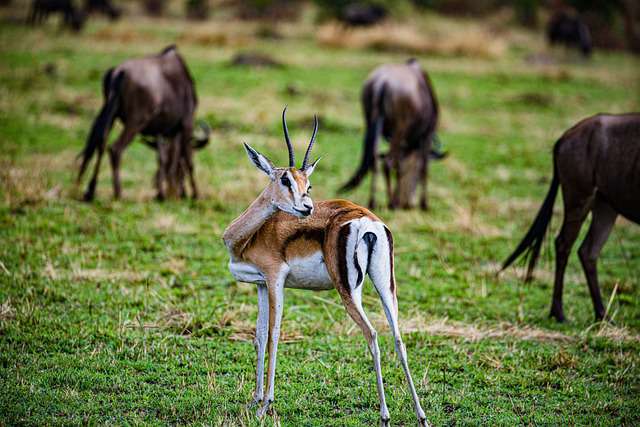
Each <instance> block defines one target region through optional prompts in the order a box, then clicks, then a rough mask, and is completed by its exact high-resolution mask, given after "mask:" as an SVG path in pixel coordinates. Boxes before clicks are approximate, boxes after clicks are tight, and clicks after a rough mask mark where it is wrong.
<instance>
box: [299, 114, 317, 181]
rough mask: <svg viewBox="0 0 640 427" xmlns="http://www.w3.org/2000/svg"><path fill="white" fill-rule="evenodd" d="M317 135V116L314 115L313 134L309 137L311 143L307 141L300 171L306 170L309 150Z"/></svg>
mask: <svg viewBox="0 0 640 427" xmlns="http://www.w3.org/2000/svg"><path fill="white" fill-rule="evenodd" d="M317 133H318V116H316V115H315V114H314V115H313V134H312V135H311V141H309V146H308V147H307V152H306V153H305V154H304V160H303V161H302V168H301V170H305V169H306V168H307V162H308V161H309V153H311V148H312V147H313V143H314V142H316V135H317Z"/></svg>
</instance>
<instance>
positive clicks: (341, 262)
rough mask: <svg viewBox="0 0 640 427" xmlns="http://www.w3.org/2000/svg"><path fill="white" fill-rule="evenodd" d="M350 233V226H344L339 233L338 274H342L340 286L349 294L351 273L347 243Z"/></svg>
mask: <svg viewBox="0 0 640 427" xmlns="http://www.w3.org/2000/svg"><path fill="white" fill-rule="evenodd" d="M350 232H351V226H350V225H349V224H347V225H343V226H342V227H340V231H338V273H339V274H340V285H341V287H342V288H343V289H344V290H345V291H347V292H350V291H351V290H350V288H349V272H348V270H347V242H348V240H349V233H350Z"/></svg>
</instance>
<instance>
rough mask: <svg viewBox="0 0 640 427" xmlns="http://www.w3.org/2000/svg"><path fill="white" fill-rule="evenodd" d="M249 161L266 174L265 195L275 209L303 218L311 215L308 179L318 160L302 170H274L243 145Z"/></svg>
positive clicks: (311, 202) (259, 156)
mask: <svg viewBox="0 0 640 427" xmlns="http://www.w3.org/2000/svg"><path fill="white" fill-rule="evenodd" d="M245 149H246V150H247V154H248V155H249V160H251V161H252V162H253V164H254V165H255V166H256V167H257V168H258V169H260V170H261V171H262V172H264V173H265V174H267V175H268V176H269V178H270V179H271V182H270V183H269V186H268V187H267V191H266V194H267V195H268V196H269V197H270V198H271V204H272V205H273V206H274V207H276V208H277V209H279V210H281V211H283V212H287V213H290V214H291V215H295V216H297V217H298V218H304V217H307V216H309V215H311V214H312V213H313V200H311V196H310V195H309V193H310V191H311V182H309V177H310V176H311V174H312V173H313V170H314V169H315V167H316V164H317V163H318V160H319V159H318V160H316V161H315V162H313V163H312V164H311V165H309V166H306V167H305V168H304V169H297V168H295V167H290V168H276V167H274V166H273V163H271V161H270V160H269V159H268V158H267V157H266V156H264V155H262V154H260V153H258V152H257V151H256V150H254V149H253V148H251V147H250V146H248V145H247V144H245Z"/></svg>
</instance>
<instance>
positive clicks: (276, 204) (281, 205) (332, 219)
mask: <svg viewBox="0 0 640 427" xmlns="http://www.w3.org/2000/svg"><path fill="white" fill-rule="evenodd" d="M285 114H286V109H285V110H284V111H283V112H282V125H283V128H284V138H285V142H286V144H287V148H288V150H289V165H288V166H287V167H286V168H278V167H275V166H274V165H273V163H272V162H271V161H270V160H269V159H268V158H267V157H265V156H264V155H262V154H260V153H258V152H257V151H256V150H254V149H253V148H251V147H250V146H248V145H246V144H245V149H246V151H247V155H248V156H249V159H250V160H251V162H252V163H253V164H254V165H255V166H256V167H257V168H258V169H260V170H261V171H262V172H264V173H265V174H266V175H267V176H268V177H269V179H270V182H269V184H268V186H267V188H265V189H264V190H263V191H262V193H261V194H260V195H259V196H258V198H257V199H256V200H255V201H254V202H253V203H251V205H250V206H249V207H248V208H247V209H246V210H245V211H244V213H242V214H241V215H240V216H239V217H237V218H236V219H235V220H233V222H231V224H230V225H229V226H228V227H227V228H226V230H225V231H224V234H223V235H222V239H223V241H224V243H225V246H226V247H227V250H228V251H229V255H230V258H231V259H230V262H229V270H230V271H231V274H233V276H234V277H235V278H236V280H238V281H240V282H246V283H254V284H256V285H257V287H258V320H257V325H256V338H255V346H256V353H257V367H256V389H255V393H254V395H253V401H252V405H258V404H259V405H260V407H259V408H258V412H257V415H258V416H263V415H264V414H265V413H266V412H267V410H268V409H269V407H270V405H271V404H272V403H273V400H274V381H275V372H276V354H277V351H278V338H279V336H280V324H281V321H282V311H283V300H284V288H298V289H308V290H316V291H319V290H329V289H333V288H335V289H336V290H337V291H338V293H339V294H340V297H341V298H342V303H343V305H344V307H345V309H346V310H347V313H349V315H350V316H351V318H352V319H353V320H354V321H355V322H356V324H357V325H358V326H359V327H360V329H361V330H362V333H363V334H364V336H365V338H366V340H367V343H368V344H369V351H370V352H371V356H372V357H373V366H374V369H375V372H376V379H377V385H378V397H379V399H380V421H381V425H383V426H388V425H389V409H388V408H387V405H386V403H385V395H384V386H383V383H382V370H381V368H380V350H379V348H378V340H377V333H376V331H375V329H374V328H373V326H372V325H371V322H369V320H368V319H367V316H366V314H365V312H364V309H363V308H362V288H363V287H364V286H363V283H364V279H365V275H367V274H368V275H369V277H370V278H371V281H372V282H373V285H374V287H375V288H376V290H377V292H378V295H379V297H380V300H381V302H382V306H383V307H384V312H385V314H386V316H387V321H388V322H389V326H390V328H391V331H392V333H393V336H394V339H395V347H396V353H397V354H398V358H399V359H400V363H401V365H402V368H403V370H404V374H405V377H406V380H407V383H408V385H409V391H410V392H411V396H412V398H413V403H414V409H415V412H416V415H417V417H418V421H419V423H420V425H422V426H426V425H427V419H426V417H425V414H424V411H423V410H422V407H421V406H420V400H419V398H418V394H417V393H416V388H415V386H414V384H413V380H412V379H411V373H410V372H409V365H408V364H407V352H406V349H405V347H404V344H403V343H402V337H401V334H400V328H399V324H398V300H397V296H396V291H397V287H396V282H395V276H394V273H393V237H392V235H391V231H389V229H388V228H387V227H386V226H385V225H384V223H383V222H382V221H380V219H378V218H377V217H376V216H375V215H374V214H372V213H371V212H370V211H368V210H367V209H365V208H362V207H360V206H357V205H355V204H353V203H351V202H348V201H346V200H326V201H322V202H317V203H314V202H313V200H312V199H311V196H310V195H309V191H310V189H311V183H310V182H309V177H310V176H311V174H312V173H313V171H314V170H315V168H316V165H317V164H318V160H316V161H315V162H313V163H312V162H310V161H309V154H310V152H311V148H312V147H313V143H314V141H315V137H316V133H317V130H318V121H317V119H315V123H314V130H313V134H312V136H311V141H310V142H309V146H308V147H307V152H306V154H305V156H304V160H303V161H302V166H301V167H300V169H298V168H297V167H296V163H295V156H294V151H293V146H292V144H291V141H290V139H289V132H288V130H287V123H286V117H285ZM267 339H268V349H269V365H268V370H267V385H266V388H263V380H264V358H265V350H266V349H267Z"/></svg>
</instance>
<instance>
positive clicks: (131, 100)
mask: <svg viewBox="0 0 640 427" xmlns="http://www.w3.org/2000/svg"><path fill="white" fill-rule="evenodd" d="M103 91H104V96H105V103H104V105H103V107H102V110H101V111H100V113H99V114H98V117H97V118H96V120H95V121H94V124H93V126H92V129H91V133H90V135H89V138H88V140H87V145H86V147H85V149H84V151H83V152H82V153H81V155H82V157H83V159H82V165H81V167H80V172H79V174H78V181H80V179H81V178H82V175H83V173H84V171H85V169H86V167H87V164H88V162H89V160H90V159H91V157H92V156H93V153H94V152H95V151H96V149H97V151H98V159H97V161H96V165H95V170H94V173H93V177H92V178H91V181H90V183H89V186H88V188H87V191H86V193H85V196H84V198H85V200H92V199H93V197H94V195H95V188H96V183H97V178H98V171H99V169H100V161H101V159H102V154H103V152H104V149H105V146H106V141H107V135H108V133H109V130H110V129H111V126H112V125H113V121H114V120H115V119H116V118H119V119H120V120H121V121H122V123H123V124H124V129H123V131H122V133H121V134H120V136H119V137H118V139H117V140H116V142H115V143H114V144H113V145H112V146H111V147H110V149H109V154H110V158H111V168H112V171H113V191H114V196H115V198H119V197H120V195H121V186H120V159H121V156H122V152H123V151H124V150H125V148H126V147H127V146H128V145H129V144H130V143H131V142H132V141H133V138H134V137H135V136H136V134H138V133H140V134H142V135H144V136H148V137H151V138H150V139H151V140H154V141H167V142H166V143H156V144H155V145H156V148H157V151H158V161H159V166H158V175H157V177H156V181H157V183H159V185H158V198H159V199H163V198H164V197H165V191H164V188H163V186H162V183H163V182H164V181H165V179H167V180H168V182H169V189H170V190H171V191H173V192H177V182H176V179H177V177H178V174H179V168H180V167H181V166H180V165H181V164H183V165H184V167H185V170H186V173H187V174H188V176H189V180H190V183H191V189H192V195H193V197H194V198H196V197H197V196H198V189H197V186H196V182H195V179H194V176H193V157H192V154H193V153H192V148H193V147H192V146H191V135H192V130H193V119H194V114H195V109H196V106H197V97H196V93H195V87H194V83H193V80H192V78H191V75H190V74H189V71H188V69H187V67H186V65H185V63H184V61H183V59H182V57H181V56H180V55H179V54H178V52H177V50H176V48H175V47H174V46H170V47H168V48H166V49H165V50H163V51H162V52H161V53H160V54H159V55H154V56H149V57H146V58H141V59H132V60H129V61H125V62H124V63H122V64H121V65H119V66H117V67H115V68H113V69H111V70H109V71H107V73H106V74H105V77H104V79H103ZM150 145H152V146H153V144H150ZM168 171H170V172H171V173H170V174H169V176H167V172H168Z"/></svg>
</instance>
